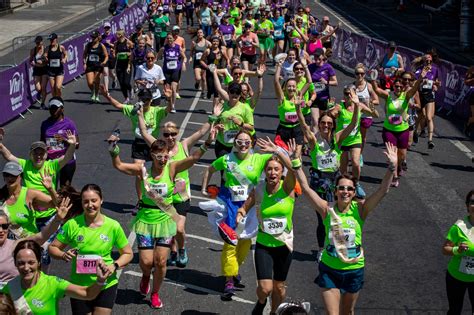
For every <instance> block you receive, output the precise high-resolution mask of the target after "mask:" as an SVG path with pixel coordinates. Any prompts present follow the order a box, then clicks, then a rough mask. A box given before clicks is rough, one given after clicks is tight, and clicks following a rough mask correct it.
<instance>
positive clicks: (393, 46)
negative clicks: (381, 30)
mask: <svg viewBox="0 0 474 315" xmlns="http://www.w3.org/2000/svg"><path fill="white" fill-rule="evenodd" d="M388 47H389V48H397V43H395V42H394V41H393V40H392V41H389V42H388Z"/></svg>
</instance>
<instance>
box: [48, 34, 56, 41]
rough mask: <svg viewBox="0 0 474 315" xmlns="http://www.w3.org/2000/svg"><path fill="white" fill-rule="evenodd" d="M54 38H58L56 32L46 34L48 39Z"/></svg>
mask: <svg viewBox="0 0 474 315" xmlns="http://www.w3.org/2000/svg"><path fill="white" fill-rule="evenodd" d="M56 38H58V34H56V33H51V34H49V36H48V39H49V40H53V39H56Z"/></svg>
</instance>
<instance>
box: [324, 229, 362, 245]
mask: <svg viewBox="0 0 474 315" xmlns="http://www.w3.org/2000/svg"><path fill="white" fill-rule="evenodd" d="M342 231H343V233H344V243H345V246H346V248H353V247H355V237H356V233H355V230H354V229H342ZM328 238H329V243H330V244H331V245H333V246H334V240H333V237H332V231H329V235H328Z"/></svg>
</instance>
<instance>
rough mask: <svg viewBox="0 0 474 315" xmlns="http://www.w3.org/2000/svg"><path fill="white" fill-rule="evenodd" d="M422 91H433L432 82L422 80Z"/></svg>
mask: <svg viewBox="0 0 474 315" xmlns="http://www.w3.org/2000/svg"><path fill="white" fill-rule="evenodd" d="M421 88H422V89H423V90H431V89H433V80H424V81H423V86H422V87H421Z"/></svg>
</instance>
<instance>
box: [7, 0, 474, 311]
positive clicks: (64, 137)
mask: <svg viewBox="0 0 474 315" xmlns="http://www.w3.org/2000/svg"><path fill="white" fill-rule="evenodd" d="M117 8H120V10H124V9H126V5H125V6H123V7H121V6H118V7H117ZM114 13H118V12H116V11H114ZM147 14H148V17H147V19H146V21H144V23H143V24H139V25H137V27H136V30H135V32H134V33H133V34H131V36H129V37H127V36H126V33H125V32H124V30H117V31H116V32H115V33H114V34H113V33H112V31H111V25H110V23H107V22H106V23H104V25H103V27H104V32H103V33H100V32H99V31H93V32H92V33H91V36H90V37H91V40H90V41H89V43H88V44H87V45H86V47H85V50H84V55H83V59H84V64H85V69H84V71H85V78H86V81H87V86H88V88H89V89H90V100H91V102H99V101H100V99H101V98H102V100H106V101H107V102H109V103H110V104H111V105H112V106H113V107H115V108H116V109H118V110H120V111H121V112H122V113H123V114H124V115H125V116H126V117H127V118H128V119H130V127H131V129H132V132H133V134H134V140H133V143H132V150H131V151H132V156H131V157H132V161H131V162H130V163H126V162H124V161H123V156H121V153H120V146H122V144H120V131H119V130H115V131H114V132H113V133H112V135H110V137H109V138H108V142H109V152H110V156H111V162H109V164H110V167H113V168H115V169H117V170H118V171H119V172H121V173H124V174H127V175H130V176H132V177H133V178H134V180H133V181H134V185H135V188H136V189H135V190H136V200H137V203H136V213H135V216H134V217H133V219H132V220H131V222H130V229H131V231H133V232H134V233H136V236H137V238H136V239H137V245H138V257H139V266H140V269H141V271H142V278H141V280H140V282H139V283H137V288H136V289H137V290H138V291H139V292H140V293H141V294H142V295H143V296H148V295H149V296H150V305H151V307H152V308H162V307H163V303H166V302H167V301H162V300H161V298H160V289H161V287H162V286H163V285H164V284H163V283H164V279H165V275H166V270H167V266H177V267H180V268H185V267H186V265H187V264H188V260H189V259H192V256H191V257H188V252H187V249H186V232H185V226H186V214H187V212H188V211H189V210H190V199H191V187H190V178H189V169H190V168H192V167H193V165H194V164H195V163H196V162H198V161H199V160H200V159H201V157H203V156H204V155H206V154H207V155H208V157H209V156H211V154H210V153H207V151H208V150H209V149H210V148H211V147H213V149H214V154H215V158H213V162H212V163H211V164H210V165H209V166H208V168H207V169H206V172H205V174H204V177H203V179H202V186H201V193H202V195H203V196H204V197H207V198H208V199H209V201H203V202H200V203H199V207H200V208H201V209H202V210H203V211H204V212H206V214H207V216H208V220H209V224H210V228H211V229H212V230H213V231H215V232H216V235H217V236H218V237H220V238H222V240H223V241H224V245H223V248H222V254H221V269H222V270H221V272H222V273H221V274H222V275H223V276H224V277H225V282H224V284H223V287H222V297H223V298H224V299H227V300H232V297H233V295H234V294H235V290H236V287H238V286H239V285H240V283H241V281H242V278H241V274H240V272H239V268H240V266H241V265H242V264H243V263H244V262H245V260H246V258H247V257H248V254H249V251H250V248H251V245H252V240H254V242H255V243H256V245H255V253H254V255H255V257H254V258H255V271H256V279H257V281H258V285H257V292H256V303H255V306H254V308H253V311H252V314H263V310H264V308H265V306H266V304H267V299H268V298H270V299H269V300H270V304H271V305H270V309H271V313H272V314H274V313H277V314H294V313H297V312H301V313H308V312H309V305H308V304H307V303H293V302H291V303H285V297H286V279H287V275H288V273H289V272H290V266H291V262H292V252H293V248H294V238H293V220H292V217H293V210H294V207H295V205H296V203H297V202H298V201H296V200H297V197H298V196H299V195H301V194H304V195H306V197H307V200H308V201H309V203H310V204H311V207H312V208H314V209H315V211H316V213H317V218H318V223H317V243H318V248H317V251H318V254H317V260H318V263H319V275H318V278H317V281H316V282H317V284H318V286H319V287H320V293H321V296H322V299H323V301H324V307H325V310H326V312H327V313H328V314H339V313H342V314H352V313H353V312H354V308H355V306H356V301H357V298H358V296H359V292H360V290H361V289H362V287H363V284H364V263H365V260H364V248H363V246H362V230H363V226H364V222H365V220H366V218H367V216H368V215H369V214H370V213H371V212H372V211H373V210H374V209H375V208H376V207H377V205H378V204H379V203H380V202H381V200H382V199H383V197H384V196H385V195H386V194H387V193H388V192H389V189H390V187H394V188H396V187H398V186H399V185H401V183H402V180H401V178H402V177H403V176H404V174H405V172H407V171H408V169H409V155H408V154H407V149H408V148H409V147H410V145H412V144H413V143H417V142H419V141H420V140H421V138H422V137H424V135H423V134H426V137H427V144H426V145H427V147H428V149H430V150H433V149H434V148H435V143H434V140H433V132H434V123H433V117H434V113H435V94H436V91H437V89H438V88H439V87H440V86H441V84H443V82H441V78H440V76H439V72H438V68H437V66H436V64H437V62H438V56H437V54H436V51H434V50H430V51H427V52H426V54H424V55H423V56H420V58H418V59H416V60H413V61H411V62H413V68H415V69H417V70H416V71H415V72H410V71H406V70H405V69H406V68H407V67H406V66H407V65H405V64H404V63H403V59H402V58H401V56H400V54H398V53H397V47H396V44H395V43H394V42H390V43H389V47H388V50H387V52H386V54H385V56H383V58H382V59H381V60H380V63H379V65H378V67H376V68H374V69H368V68H367V67H366V66H365V65H364V64H362V63H360V64H357V65H356V67H355V68H354V70H353V71H354V73H353V74H354V77H355V78H354V81H353V83H351V84H349V85H347V86H343V87H341V86H338V78H337V76H336V72H335V70H334V69H333V67H332V66H331V64H330V58H331V54H332V51H331V44H332V42H333V40H334V38H335V31H336V30H337V28H338V26H335V27H333V26H331V25H330V23H329V18H328V17H321V21H319V20H317V19H316V18H315V17H314V16H313V15H312V14H311V9H310V8H308V7H306V8H304V7H301V6H299V2H297V1H285V0H278V1H268V0H267V2H266V3H265V2H264V1H261V0H250V1H248V0H246V1H243V0H231V1H212V0H202V1H198V0H196V1H195V0H192V1H191V0H173V1H171V0H161V1H160V0H158V1H151V3H149V4H148V9H147ZM185 31H186V33H187V35H185V34H184V32H185ZM189 37H190V38H191V39H189ZM47 40H48V41H49V44H48V45H45V44H44V43H43V41H44V40H43V38H42V37H41V36H38V37H37V38H36V45H35V47H34V48H32V50H31V54H30V61H31V63H32V65H33V66H34V71H33V75H34V77H35V83H36V89H37V91H38V92H39V93H38V95H39V99H38V100H39V102H40V104H41V107H42V108H45V109H48V110H49V112H50V117H49V118H48V119H46V120H45V121H44V122H43V123H42V124H41V126H38V127H40V137H39V139H40V141H36V142H33V143H32V144H31V146H30V151H29V152H30V153H29V156H26V157H18V156H16V155H15V152H11V151H10V150H9V149H8V148H7V147H6V146H5V145H4V144H3V140H4V139H6V138H8V137H9V135H8V133H7V132H5V130H3V129H0V154H1V155H2V156H3V158H4V159H5V160H6V163H5V164H4V166H3V171H2V173H3V178H4V182H5V186H4V187H3V188H1V189H0V199H1V200H2V202H3V206H2V210H1V211H0V227H1V229H0V266H1V268H0V286H1V287H2V291H1V292H3V293H2V295H1V300H2V301H1V304H0V313H2V314H3V313H5V314H56V313H57V312H58V300H59V299H61V298H63V297H64V296H65V295H67V296H69V297H70V298H71V299H70V301H71V309H72V312H73V314H91V313H92V314H110V313H111V312H112V309H113V306H114V303H115V298H116V295H117V288H118V281H119V280H118V278H117V271H119V270H120V269H123V268H126V266H127V265H128V264H129V263H130V262H131V260H132V258H133V255H134V253H133V250H132V247H131V244H129V243H128V240H127V237H126V235H125V232H124V230H123V228H122V226H121V225H120V224H119V223H118V222H117V221H115V220H113V219H112V218H110V217H108V216H106V215H105V214H104V213H103V212H102V209H101V207H102V202H103V198H104V197H103V195H102V191H101V188H100V187H99V186H98V185H96V184H87V185H85V186H84V187H82V189H80V190H76V189H75V188H74V187H73V186H72V185H71V184H72V182H73V177H74V173H75V170H76V160H75V154H74V153H75V150H77V149H79V146H80V145H79V144H80V141H79V134H78V131H77V128H76V125H75V122H74V120H73V118H71V117H67V116H65V112H64V105H65V104H64V101H63V99H62V97H61V91H62V81H63V76H64V64H65V62H66V60H67V50H66V49H65V48H64V47H63V46H62V45H61V43H60V42H58V36H57V35H56V34H55V33H52V34H51V35H49V37H48V38H47ZM183 71H191V72H192V73H193V75H194V86H191V87H190V86H182V84H181V82H180V80H181V75H182V72H183ZM267 73H271V74H273V75H274V76H273V79H272V80H271V81H267V83H265V84H264V79H263V78H264V75H265V74H267ZM468 81H469V80H468ZM268 82H270V83H268ZM469 82H471V83H472V85H474V82H472V80H470V81H469ZM47 84H50V85H51V97H50V99H49V100H48V99H47V94H46V88H47ZM264 87H265V88H267V89H273V90H274V93H275V104H276V105H277V112H278V120H279V123H278V126H277V127H276V128H275V137H274V138H273V139H270V138H262V137H257V136H258V135H257V133H256V129H255V127H256V126H255V124H254V111H255V108H256V107H257V106H259V103H260V96H261V94H262V91H263V89H264ZM115 88H118V89H119V90H120V91H121V93H122V95H121V97H120V98H118V99H117V98H114V97H113V96H112V95H111V94H110V91H111V89H115ZM182 88H187V89H190V88H191V89H192V88H194V89H195V90H196V91H201V97H202V98H205V99H209V100H210V101H211V102H212V114H211V115H209V117H208V122H206V123H204V124H203V125H202V127H201V128H200V129H199V130H198V131H196V132H195V133H194V134H192V135H191V136H189V137H187V138H185V139H183V140H181V141H179V140H178V134H179V127H180V126H179V125H178V124H177V123H176V122H174V121H173V120H172V116H170V115H169V114H171V113H175V112H176V107H177V106H181V105H180V104H181V103H179V102H178V103H177V101H176V100H178V99H180V89H182ZM335 89H340V90H342V91H343V99H342V100H337V99H336V98H335V97H333V96H332V94H334V90H335ZM184 109H187V108H184ZM382 112H383V113H384V114H383V115H381V113H382ZM379 116H380V118H379ZM168 118H169V119H168ZM378 119H380V120H383V132H382V139H380V143H384V144H385V151H384V153H385V156H386V160H387V170H386V171H385V174H384V175H383V179H382V181H381V184H380V185H379V187H378V188H377V189H376V190H375V191H374V192H372V193H371V194H367V193H366V192H365V190H364V188H363V186H362V183H361V182H360V177H361V173H362V170H363V163H364V162H363V161H364V158H363V156H364V155H363V154H364V146H365V144H366V138H367V132H368V129H369V128H370V127H371V125H372V123H373V121H374V120H378ZM272 124H273V121H272V122H268V124H267V125H266V126H265V127H266V128H268V126H271V125H272ZM81 127H82V128H86V127H87V126H81ZM201 139H203V140H204V141H203V140H201ZM200 140H201V142H202V144H201V145H200V146H199V147H197V148H194V147H195V145H196V144H197V143H198V142H199V141H200ZM193 148H194V149H193ZM303 159H306V160H308V161H310V163H311V167H310V168H309V176H307V175H306V174H307V173H308V172H305V170H304V168H303V167H302V165H303V164H302V160H303ZM215 173H218V174H215ZM213 175H214V176H220V186H219V187H216V186H213V185H209V183H210V181H211V178H212V176H213ZM394 193H396V192H394ZM299 202H301V201H299ZM466 206H467V210H468V216H466V217H465V218H464V219H461V220H459V221H457V222H456V223H455V224H454V225H453V227H452V228H451V229H450V230H449V233H448V235H447V237H446V243H445V244H444V246H443V253H444V254H446V255H451V256H453V257H452V259H451V261H450V263H449V266H448V271H447V274H446V287H447V292H448V294H447V296H448V301H449V308H450V310H449V314H460V313H461V311H462V306H463V299H464V294H465V291H466V290H469V297H470V298H471V303H473V302H474V267H473V265H474V264H473V261H474V238H473V237H472V233H471V232H472V228H473V224H474V196H473V191H470V192H469V194H468V196H467V199H466ZM295 241H296V242H297V241H298V240H297V239H296V240H295ZM114 250H118V253H119V254H118V255H116V256H114V257H112V251H114ZM369 250H370V249H369ZM51 259H55V260H63V261H65V262H67V263H69V264H71V273H70V277H69V278H68V279H67V280H66V279H60V278H58V277H56V276H54V272H53V270H49V268H48V267H49V265H50V264H51ZM169 303H171V301H170V302H169Z"/></svg>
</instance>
